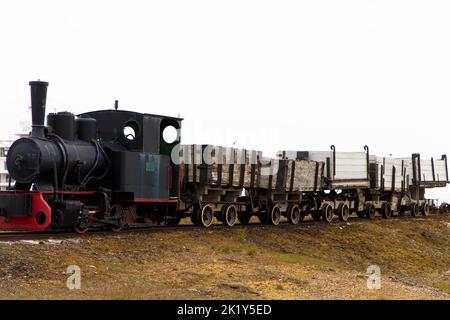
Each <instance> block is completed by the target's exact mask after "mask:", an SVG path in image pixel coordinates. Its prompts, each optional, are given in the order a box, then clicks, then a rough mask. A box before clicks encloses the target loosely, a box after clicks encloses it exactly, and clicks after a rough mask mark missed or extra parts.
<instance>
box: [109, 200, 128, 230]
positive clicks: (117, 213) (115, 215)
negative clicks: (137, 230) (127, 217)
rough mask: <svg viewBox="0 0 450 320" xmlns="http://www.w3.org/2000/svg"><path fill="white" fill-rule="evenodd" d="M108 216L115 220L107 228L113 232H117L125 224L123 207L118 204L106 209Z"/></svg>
mask: <svg viewBox="0 0 450 320" xmlns="http://www.w3.org/2000/svg"><path fill="white" fill-rule="evenodd" d="M108 215H109V218H112V219H114V220H117V223H116V224H115V225H110V226H109V229H111V230H112V231H114V232H119V231H120V230H122V228H123V227H124V226H125V223H124V209H123V207H122V206H121V205H120V204H115V205H113V206H112V207H111V208H109V210H108Z"/></svg>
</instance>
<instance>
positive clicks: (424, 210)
mask: <svg viewBox="0 0 450 320" xmlns="http://www.w3.org/2000/svg"><path fill="white" fill-rule="evenodd" d="M420 213H422V215H423V216H427V215H429V214H430V206H429V205H428V203H423V204H422V205H421V206H420Z"/></svg>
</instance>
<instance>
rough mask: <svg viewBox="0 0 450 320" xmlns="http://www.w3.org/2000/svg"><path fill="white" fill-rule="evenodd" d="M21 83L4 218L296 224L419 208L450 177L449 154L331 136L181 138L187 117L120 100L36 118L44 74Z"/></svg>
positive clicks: (1, 199) (75, 224)
mask: <svg viewBox="0 0 450 320" xmlns="http://www.w3.org/2000/svg"><path fill="white" fill-rule="evenodd" d="M29 85H30V88H31V112H32V131H31V133H30V136H29V137H25V138H20V139H18V140H16V141H15V142H14V143H13V144H12V146H11V147H10V149H9V152H8V154H7V162H6V163H7V169H8V172H9V175H10V185H9V188H8V190H7V191H2V192H0V230H16V231H30V232H43V231H48V230H62V229H74V230H75V231H76V232H78V233H84V232H86V231H87V230H88V229H90V228H109V229H111V230H113V231H120V230H121V229H122V228H123V227H124V226H132V225H139V224H145V223H149V222H156V223H158V224H159V223H163V222H165V223H167V224H169V225H177V224H178V223H179V222H180V220H181V219H182V218H184V217H190V218H191V220H192V222H193V223H195V224H197V225H201V226H204V227H209V226H210V225H211V224H212V223H213V220H214V218H216V219H217V220H218V221H220V222H222V223H223V224H225V225H228V226H233V225H234V224H235V223H237V222H238V221H239V222H240V223H242V224H247V223H249V221H250V219H251V217H252V216H257V217H258V218H259V219H260V221H261V222H263V223H268V224H272V225H277V224H278V223H280V221H281V219H282V217H283V216H285V217H286V218H287V220H288V221H289V222H290V223H292V224H297V223H299V222H300V221H302V220H303V219H304V218H305V217H306V216H307V215H311V216H312V218H313V219H315V220H325V221H328V222H331V220H332V219H333V217H334V216H335V215H337V216H338V217H339V219H341V220H343V221H346V220H347V219H348V216H349V215H350V214H352V213H353V212H354V213H356V214H357V215H358V216H361V217H363V216H366V217H368V218H370V219H373V218H374V217H375V214H376V213H377V212H379V213H380V214H381V215H382V216H383V217H385V218H389V217H390V216H392V214H394V213H399V214H404V213H405V212H407V211H409V212H410V213H411V215H417V214H419V213H422V214H424V215H426V214H428V213H429V212H430V211H431V210H432V209H433V208H434V209H436V203H435V202H434V201H431V200H427V199H425V192H424V190H425V189H426V188H430V187H444V186H446V185H447V183H448V180H449V179H448V169H447V157H446V156H445V155H444V156H442V157H441V159H437V160H434V159H433V158H432V159H431V162H430V161H426V160H424V161H421V159H420V155H418V154H414V155H413V156H412V157H411V158H405V159H396V160H395V161H394V160H392V159H385V158H379V157H375V156H373V155H370V154H369V150H368V148H367V147H366V150H365V152H364V153H347V154H346V153H338V152H336V150H335V148H334V146H332V150H331V151H325V152H304V151H303V152H299V151H295V152H288V151H284V152H281V153H280V154H279V155H278V157H277V159H267V162H263V157H262V154H261V153H260V152H256V151H251V150H242V149H241V150H238V149H234V148H228V149H227V148H222V147H214V146H213V147H212V148H209V149H208V146H202V145H190V146H181V124H182V120H183V119H180V118H175V117H167V116H161V115H153V114H142V113H137V112H130V111H123V110H118V105H117V102H116V106H115V109H113V110H100V111H93V112H87V113H83V114H79V115H77V116H75V115H74V114H72V113H70V112H58V113H49V114H48V115H47V125H44V122H45V115H46V113H45V107H46V97H47V87H48V83H47V82H44V81H31V82H30V83H29ZM167 128H171V129H174V130H175V131H176V132H177V134H176V138H175V139H173V140H172V141H170V140H169V141H168V140H166V139H164V136H163V133H164V132H165V130H167ZM205 154H208V155H209V161H207V159H208V157H204V155H205ZM174 155H176V156H174ZM196 155H200V156H199V157H196ZM227 155H228V156H229V157H228V156H227ZM196 158H198V159H199V160H198V161H195V159H196ZM238 158H239V159H240V161H237V159H238ZM180 160H181V161H180ZM190 160H193V161H190ZM222 160H226V161H222ZM391 160H392V161H393V162H392V163H390V162H389V161H391ZM227 161H228V162H227ZM386 162H387V163H388V164H386ZM389 163H390V164H389ZM427 168H428V169H427ZM264 169H267V170H269V171H268V172H266V173H264ZM267 170H266V171H267ZM13 181H14V183H13ZM386 182H387V183H386ZM449 207H450V206H449V205H448V204H445V203H444V204H442V205H441V206H440V208H439V209H440V210H441V211H447V210H449V209H450V208H449Z"/></svg>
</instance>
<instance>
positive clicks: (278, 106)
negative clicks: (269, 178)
mask: <svg viewBox="0 0 450 320" xmlns="http://www.w3.org/2000/svg"><path fill="white" fill-rule="evenodd" d="M449 16H450V2H449V1H430V0H428V1H395V0H389V1H362V0H356V1H317V0H316V1H298V0H297V1H280V0H278V1H262V0H257V1H246V0H239V1H233V0H227V1H212V0H205V1H170V0H165V1H148V0H147V1H132V0H127V1H111V0H110V1H92V0H90V1H80V0H77V1H50V0H40V1H23V0H22V1H21V0H15V1H3V2H2V3H1V4H0V35H1V37H0V41H1V42H0V71H1V77H0V102H1V106H0V108H1V110H2V111H1V112H2V113H1V115H2V116H1V117H0V136H1V137H5V136H7V135H9V134H10V133H11V132H14V131H15V129H16V127H17V124H18V122H19V119H24V118H25V119H26V118H28V117H29V110H28V107H29V105H30V102H29V100H30V98H29V87H28V81H29V80H36V79H42V80H46V81H49V82H50V86H49V89H48V101H47V110H48V111H54V110H57V111H64V110H68V111H72V112H75V113H81V112H86V111H90V110H92V109H97V108H98V109H103V108H109V107H112V106H113V104H114V100H115V99H119V101H120V108H122V109H129V110H134V111H139V112H148V113H158V114H166V115H172V116H177V115H178V114H180V116H182V117H184V118H185V121H184V126H183V142H184V143H210V144H221V145H228V146H230V145H232V144H233V142H235V141H237V142H236V145H238V146H241V147H246V148H249V149H260V150H263V151H264V152H265V154H266V155H269V156H272V155H274V154H275V152H276V151H277V150H281V149H292V150H308V149H309V150H329V146H330V145H331V144H335V145H336V147H337V150H338V151H339V150H345V151H363V146H364V145H365V144H368V145H369V146H370V148H371V152H372V153H377V154H379V155H389V154H393V156H395V157H402V156H408V155H410V154H411V153H415V152H419V153H421V154H422V155H423V156H424V157H425V156H434V157H438V156H440V155H441V154H443V153H448V154H450V138H449V134H448V121H449V119H450V111H449V107H450V91H449V90H450V37H449V36H450V19H449ZM428 196H430V197H434V196H437V197H440V199H442V200H446V201H450V190H448V189H447V190H441V191H433V192H429V193H428Z"/></svg>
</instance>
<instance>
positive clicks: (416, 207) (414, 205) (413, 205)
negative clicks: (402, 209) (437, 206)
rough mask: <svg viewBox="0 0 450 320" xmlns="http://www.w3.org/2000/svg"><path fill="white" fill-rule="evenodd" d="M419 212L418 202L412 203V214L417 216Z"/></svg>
mask: <svg viewBox="0 0 450 320" xmlns="http://www.w3.org/2000/svg"><path fill="white" fill-rule="evenodd" d="M418 214H419V205H418V204H417V203H415V202H414V203H413V204H411V215H412V216H413V217H416V216H417V215H418Z"/></svg>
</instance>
